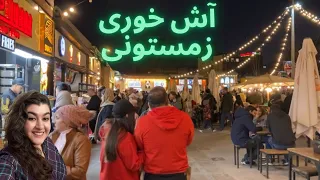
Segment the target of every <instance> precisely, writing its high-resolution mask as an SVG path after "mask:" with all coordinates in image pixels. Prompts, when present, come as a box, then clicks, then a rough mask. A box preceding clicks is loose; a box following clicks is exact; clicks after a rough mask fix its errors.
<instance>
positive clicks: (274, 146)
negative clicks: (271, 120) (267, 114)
mask: <svg viewBox="0 0 320 180" xmlns="http://www.w3.org/2000/svg"><path fill="white" fill-rule="evenodd" d="M294 146H295V145H290V146H288V145H280V144H275V143H274V142H273V141H272V137H269V139H268V141H267V142H266V148H267V149H278V150H287V149H288V148H292V147H294ZM284 160H285V161H286V162H288V160H289V156H288V155H284Z"/></svg>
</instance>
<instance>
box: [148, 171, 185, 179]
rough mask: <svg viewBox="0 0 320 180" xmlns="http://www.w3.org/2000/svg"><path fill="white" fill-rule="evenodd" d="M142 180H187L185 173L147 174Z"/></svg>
mask: <svg viewBox="0 0 320 180" xmlns="http://www.w3.org/2000/svg"><path fill="white" fill-rule="evenodd" d="M144 180H187V174H186V173H178V174H149V173H146V174H145V175H144Z"/></svg>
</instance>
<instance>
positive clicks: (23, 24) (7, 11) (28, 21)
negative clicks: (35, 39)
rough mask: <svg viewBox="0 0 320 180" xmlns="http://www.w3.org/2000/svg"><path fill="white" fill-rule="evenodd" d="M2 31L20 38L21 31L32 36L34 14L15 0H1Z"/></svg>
mask: <svg viewBox="0 0 320 180" xmlns="http://www.w3.org/2000/svg"><path fill="white" fill-rule="evenodd" d="M0 11H1V12H2V13H1V14H0V21H1V22H2V24H1V25H0V33H3V34H7V35H9V36H10V37H12V38H15V39H19V38H20V32H21V33H23V34H24V35H26V36H28V37H32V20H33V19H32V15H31V14H30V13H29V12H28V11H26V10H25V9H23V8H22V7H21V6H19V5H18V4H17V3H15V2H13V0H0Z"/></svg>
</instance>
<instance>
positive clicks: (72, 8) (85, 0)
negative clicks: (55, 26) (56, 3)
mask: <svg viewBox="0 0 320 180" xmlns="http://www.w3.org/2000/svg"><path fill="white" fill-rule="evenodd" d="M87 1H89V3H92V0H82V1H80V2H79V3H77V4H76V5H74V6H71V7H70V8H68V9H67V10H65V11H64V12H63V16H65V17H68V16H69V15H70V14H69V13H75V12H76V10H75V7H77V6H79V5H80V4H82V3H84V2H87Z"/></svg>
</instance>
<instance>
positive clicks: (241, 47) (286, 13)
mask: <svg viewBox="0 0 320 180" xmlns="http://www.w3.org/2000/svg"><path fill="white" fill-rule="evenodd" d="M288 13H289V9H288V8H287V9H286V10H285V11H284V12H283V13H282V14H281V15H280V16H278V17H277V18H276V20H274V21H273V22H272V23H271V24H270V25H268V26H267V27H266V28H264V29H263V30H262V31H261V32H260V33H259V34H258V35H256V36H255V37H254V38H252V39H251V40H249V41H248V42H247V43H245V44H244V45H242V46H240V47H239V48H238V49H237V50H235V51H233V52H232V53H229V54H227V55H226V56H225V57H223V58H221V59H220V60H218V61H216V62H212V64H209V65H207V66H205V67H203V68H202V69H201V70H206V69H209V68H211V67H212V66H213V65H218V64H220V63H222V62H223V61H226V60H227V59H229V58H231V57H234V55H236V54H237V53H238V52H240V51H242V50H244V49H246V48H248V47H249V46H250V45H251V44H252V43H254V42H255V41H257V40H259V38H260V37H261V36H262V35H263V34H266V33H267V32H268V31H269V30H271V28H272V26H273V25H274V24H279V22H278V21H280V23H281V22H282V20H283V18H284V17H285V16H286V15H288ZM274 34H275V32H274V31H272V32H271V33H270V34H269V35H268V37H269V39H268V40H270V39H271V36H273V35H274ZM198 72H199V69H197V70H196V71H191V72H188V73H185V74H181V75H177V76H174V78H182V77H186V76H189V75H192V74H195V73H198Z"/></svg>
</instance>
